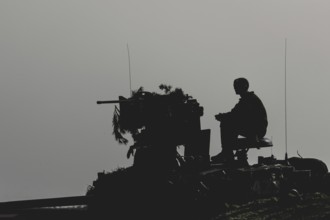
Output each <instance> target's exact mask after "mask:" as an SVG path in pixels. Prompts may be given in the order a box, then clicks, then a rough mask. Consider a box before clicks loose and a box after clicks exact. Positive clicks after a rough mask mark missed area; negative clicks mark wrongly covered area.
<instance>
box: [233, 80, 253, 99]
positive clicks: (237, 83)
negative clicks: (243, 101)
mask: <svg viewBox="0 0 330 220" xmlns="http://www.w3.org/2000/svg"><path fill="white" fill-rule="evenodd" d="M234 89H235V92H236V94H237V95H242V94H244V93H246V92H247V91H248V89H249V81H247V79H245V78H237V79H235V80H234Z"/></svg>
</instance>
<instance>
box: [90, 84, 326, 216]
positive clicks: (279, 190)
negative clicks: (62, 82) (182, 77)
mask: <svg viewBox="0 0 330 220" xmlns="http://www.w3.org/2000/svg"><path fill="white" fill-rule="evenodd" d="M160 89H161V90H163V94H159V93H151V92H146V91H143V89H142V88H140V89H139V90H137V91H136V92H134V93H133V94H132V96H131V97H130V98H124V97H122V96H120V97H119V99H118V100H116V101H99V102H97V103H98V104H106V103H113V104H119V108H118V107H117V106H115V111H114V116H113V129H114V130H113V134H114V135H115V137H116V139H117V140H118V142H119V143H121V144H126V143H127V140H126V139H125V138H124V136H123V135H124V134H125V133H129V134H131V135H132V138H133V140H134V144H133V145H131V146H130V147H129V150H128V153H127V156H128V157H129V156H131V155H134V163H133V165H132V166H131V167H128V168H122V169H119V170H117V171H114V172H111V173H104V172H103V173H99V174H98V178H97V180H95V181H94V182H93V185H92V186H91V187H90V189H89V191H88V193H87V195H92V196H93V197H94V198H95V200H94V201H95V202H94V203H91V205H90V207H91V209H95V210H97V212H102V210H108V209H109V208H110V207H117V208H115V210H116V211H118V212H119V215H120V216H121V217H123V218H127V219H130V218H133V217H135V216H140V217H141V216H142V217H144V218H150V219H151V218H161V217H164V218H165V219H205V218H206V217H207V216H212V215H214V212H218V211H219V210H222V209H224V208H225V205H226V203H228V202H233V203H239V202H245V201H248V200H252V199H255V198H260V197H266V196H267V197H268V196H273V195H281V196H282V197H283V198H285V196H286V195H288V194H289V193H292V192H293V193H295V194H296V195H297V196H299V195H300V194H301V193H303V192H308V191H320V190H323V191H324V190H327V187H326V183H327V182H329V181H328V179H329V178H328V176H329V174H328V169H327V166H326V164H325V163H323V162H322V161H320V160H317V159H313V158H308V159H305V158H299V157H292V158H287V157H286V158H285V159H284V160H277V159H276V158H275V157H274V156H271V157H261V156H260V157H259V158H258V163H257V164H254V165H250V164H249V163H248V158H247V152H248V150H249V149H251V148H257V149H260V148H264V147H272V146H273V143H272V141H271V140H270V139H268V138H263V139H261V140H259V141H258V142H257V141H255V140H254V141H251V140H249V139H247V138H238V140H237V144H236V146H234V149H235V152H236V153H235V159H234V161H232V162H230V163H213V162H212V161H210V155H209V148H210V129H204V130H203V129H201V123H200V119H201V117H202V116H203V107H202V106H200V104H199V103H198V102H197V100H196V99H193V98H192V97H191V96H189V95H187V94H185V93H184V92H183V91H182V90H181V89H175V90H172V89H171V87H170V86H166V85H161V86H160ZM178 148H184V151H183V155H181V154H180V153H178ZM110 204H111V205H110ZM123 207H125V209H127V210H130V211H127V212H125V211H122V208H123Z"/></svg>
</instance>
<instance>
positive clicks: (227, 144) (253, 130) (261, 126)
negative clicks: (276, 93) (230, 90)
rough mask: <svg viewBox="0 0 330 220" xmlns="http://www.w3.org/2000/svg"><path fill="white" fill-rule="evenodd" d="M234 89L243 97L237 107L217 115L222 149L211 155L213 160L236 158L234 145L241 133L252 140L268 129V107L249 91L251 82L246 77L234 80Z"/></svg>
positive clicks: (223, 160)
mask: <svg viewBox="0 0 330 220" xmlns="http://www.w3.org/2000/svg"><path fill="white" fill-rule="evenodd" d="M234 89H235V92H236V94H237V95H239V96H240V97H241V98H240V100H239V102H238V103H237V104H236V105H235V107H234V108H233V109H232V110H231V111H230V112H227V113H219V114H217V115H215V118H216V120H218V121H220V122H221V123H220V132H221V145H222V146H221V147H222V151H221V152H220V153H219V154H217V155H216V156H213V157H211V160H212V162H218V163H221V162H228V161H232V160H234V154H233V147H234V146H235V144H237V138H238V136H239V135H241V136H244V137H247V138H248V139H250V140H251V141H258V140H259V139H260V138H262V137H264V136H265V134H266V131H267V125H268V121H267V113H266V109H265V107H264V105H263V103H262V101H261V100H260V99H259V97H258V96H257V95H255V94H254V92H250V91H248V89H249V82H248V80H247V79H245V78H238V79H235V80H234Z"/></svg>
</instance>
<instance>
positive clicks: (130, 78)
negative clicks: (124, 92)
mask: <svg viewBox="0 0 330 220" xmlns="http://www.w3.org/2000/svg"><path fill="white" fill-rule="evenodd" d="M127 55H128V74H129V90H130V94H131V95H132V94H133V93H132V75H131V57H130V54H129V47H128V44H127Z"/></svg>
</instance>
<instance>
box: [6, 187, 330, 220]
mask: <svg viewBox="0 0 330 220" xmlns="http://www.w3.org/2000/svg"><path fill="white" fill-rule="evenodd" d="M127 211H129V210H127ZM109 212H111V210H109ZM162 216H164V215H163V214H162V213H159V216H154V218H153V219H163V218H162ZM104 217H105V216H97V215H95V214H93V213H90V212H89V211H87V210H86V209H71V210H64V209H48V210H47V209H44V210H32V211H31V210H30V211H29V212H22V213H14V214H7V215H0V219H2V220H3V219H33V220H35V219H54V220H55V219H56V220H59V219H61V220H62V219H63V220H64V219H70V220H71V219H79V220H83V219H86V220H87V219H121V218H120V216H111V215H107V217H105V218H104ZM172 219H173V218H172ZM189 219H191V218H189ZM207 219H208V220H220V219H228V220H234V219H256V220H267V219H275V220H276V219H281V220H284V219H303V220H306V219H307V220H308V219H330V196H329V195H327V194H324V193H312V194H305V195H303V196H299V195H291V196H288V197H286V198H279V197H270V198H264V199H258V200H255V201H251V202H247V203H244V204H240V205H238V204H226V210H225V211H222V212H219V213H218V214H215V215H214V216H213V217H211V218H203V220H207ZM179 220H185V219H182V218H180V219H179Z"/></svg>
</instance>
